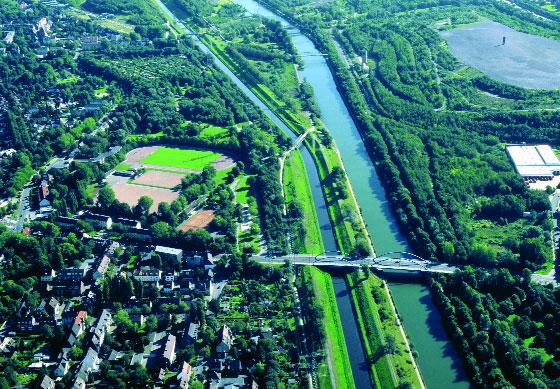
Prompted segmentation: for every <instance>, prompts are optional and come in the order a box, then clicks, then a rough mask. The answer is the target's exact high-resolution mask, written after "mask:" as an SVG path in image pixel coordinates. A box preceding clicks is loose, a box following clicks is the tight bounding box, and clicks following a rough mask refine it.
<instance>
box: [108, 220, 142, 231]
mask: <svg viewBox="0 0 560 389" xmlns="http://www.w3.org/2000/svg"><path fill="white" fill-rule="evenodd" d="M113 228H114V229H116V230H119V231H129V230H131V229H135V230H138V229H141V228H142V224H141V223H140V222H139V221H138V220H133V219H124V218H120V217H117V218H115V220H114V221H113Z"/></svg>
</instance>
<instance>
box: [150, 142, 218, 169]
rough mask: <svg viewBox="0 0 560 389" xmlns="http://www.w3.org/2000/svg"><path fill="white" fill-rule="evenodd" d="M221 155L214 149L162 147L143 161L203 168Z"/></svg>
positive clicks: (152, 163)
mask: <svg viewBox="0 0 560 389" xmlns="http://www.w3.org/2000/svg"><path fill="white" fill-rule="evenodd" d="M221 156H222V155H221V154H219V153H215V152H213V151H203V150H187V149H176V148H170V147H160V148H159V149H158V150H156V151H155V152H154V153H152V154H150V155H148V156H147V157H146V158H144V159H143V160H142V161H141V163H143V164H146V165H157V166H167V167H174V168H180V169H189V170H202V169H203V168H204V167H206V166H208V165H210V164H211V163H212V162H214V161H216V160H217V159H218V158H220V157H221Z"/></svg>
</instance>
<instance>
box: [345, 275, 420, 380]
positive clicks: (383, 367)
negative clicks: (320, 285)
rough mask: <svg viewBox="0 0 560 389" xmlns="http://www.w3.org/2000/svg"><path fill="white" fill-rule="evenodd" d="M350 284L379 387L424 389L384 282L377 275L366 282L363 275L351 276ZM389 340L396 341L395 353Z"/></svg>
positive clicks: (363, 341) (348, 279)
mask: <svg viewBox="0 0 560 389" xmlns="http://www.w3.org/2000/svg"><path fill="white" fill-rule="evenodd" d="M346 280H347V282H348V286H349V288H350V290H351V295H352V303H353V304H354V309H355V312H356V319H357V321H358V323H359V328H360V335H361V338H362V344H363V345H364V350H365V352H366V355H367V358H368V360H369V361H370V363H371V365H370V369H371V377H372V380H373V382H374V384H375V387H376V388H396V387H398V386H399V385H400V384H403V383H404V382H408V383H409V384H410V385H411V387H413V388H422V385H421V382H420V379H419V377H418V374H417V373H416V371H415V369H414V365H413V362H412V359H411V358H412V357H411V355H410V353H409V352H408V348H407V346H406V341H405V339H404V338H403V336H402V333H401V331H400V329H399V326H398V324H397V319H396V317H395V315H394V313H393V309H392V307H391V302H390V296H389V295H388V293H387V290H386V288H385V287H384V284H383V281H382V280H381V279H380V278H379V277H377V276H375V275H373V274H370V276H369V278H367V279H365V277H364V274H363V273H362V272H361V271H360V272H354V273H351V274H348V275H347V278H346ZM389 339H393V340H394V345H395V349H394V350H393V351H394V352H393V353H390V352H386V351H387V350H385V348H386V346H387V345H386V343H388V342H389V343H392V340H389ZM387 348H390V347H387Z"/></svg>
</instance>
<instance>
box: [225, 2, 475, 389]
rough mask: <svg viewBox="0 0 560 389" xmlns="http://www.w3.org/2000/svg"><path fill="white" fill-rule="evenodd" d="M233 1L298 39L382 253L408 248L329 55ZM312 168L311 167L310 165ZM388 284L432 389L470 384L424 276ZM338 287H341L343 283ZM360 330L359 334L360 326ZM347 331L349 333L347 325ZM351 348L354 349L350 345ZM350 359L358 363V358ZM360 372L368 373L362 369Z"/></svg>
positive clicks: (259, 10) (250, 5)
mask: <svg viewBox="0 0 560 389" xmlns="http://www.w3.org/2000/svg"><path fill="white" fill-rule="evenodd" d="M234 1H235V2H236V3H237V4H240V5H243V6H244V7H245V8H246V9H247V10H248V11H249V12H250V13H252V14H256V15H261V16H264V17H267V18H270V19H274V20H277V21H279V22H280V23H281V24H282V25H283V26H284V28H286V29H287V30H289V32H290V36H291V38H292V40H293V43H294V45H295V47H296V48H297V50H298V53H299V54H300V55H301V56H302V60H303V62H304V68H303V70H301V71H300V77H301V78H302V79H306V80H307V81H308V82H309V83H310V84H311V85H312V86H313V89H314V92H315V99H316V101H317V104H318V105H319V107H320V109H321V114H322V120H323V122H324V123H325V125H326V127H327V128H328V130H329V132H330V134H331V135H332V137H333V139H334V140H335V142H336V144H337V146H338V149H339V151H340V154H341V156H342V160H343V162H344V166H345V168H346V171H347V173H348V178H349V180H350V183H351V185H352V188H353V190H354V193H355V195H356V199H357V200H358V204H359V205H360V207H361V210H362V215H363V218H364V221H365V223H366V225H367V230H368V233H369V235H370V237H371V240H372V242H373V245H374V247H375V249H376V251H377V253H378V254H383V253H385V252H390V251H408V244H407V242H406V239H405V237H404V236H403V235H402V234H401V233H400V231H399V227H398V224H397V221H396V220H395V218H394V217H393V214H392V211H391V209H390V206H389V203H388V201H387V198H386V196H385V190H384V188H383V186H382V185H381V182H380V181H379V178H378V176H377V173H376V171H375V166H374V165H373V163H372V162H371V159H370V158H369V155H368V154H367V151H366V148H365V146H364V142H363V141H362V139H361V136H360V133H359V132H358V129H357V128H356V126H355V124H354V122H353V120H352V117H351V116H350V113H349V112H348V109H347V107H346V105H345V104H344V101H343V99H342V96H341V95H340V93H339V92H338V89H337V87H336V83H335V81H334V79H333V75H332V73H331V71H330V68H329V67H328V65H327V62H326V60H325V58H324V57H323V56H322V55H321V53H320V52H319V51H318V50H317V49H316V48H315V46H314V45H313V42H311V40H310V39H309V38H307V37H306V36H305V35H303V34H302V33H301V32H300V31H299V30H298V29H297V28H296V27H294V26H293V25H291V24H290V23H289V22H288V21H286V20H285V19H284V18H282V17H280V16H278V15H276V14H274V13H272V12H271V11H270V10H268V9H266V8H265V7H263V6H262V5H260V4H258V3H257V2H255V1H254V0H234ZM309 170H312V169H309V168H308V171H309ZM333 282H334V283H335V287H337V286H338V287H340V285H339V284H340V283H339V280H337V279H336V278H334V279H333ZM389 286H390V289H391V293H392V295H393V298H394V301H395V304H396V306H397V309H398V311H399V314H400V316H401V318H402V320H403V324H404V327H405V330H406V333H407V334H408V336H409V337H410V340H411V341H412V344H413V345H414V349H415V350H416V351H417V352H418V358H417V362H418V365H419V367H420V370H421V372H422V376H423V379H424V382H425V384H426V386H427V387H428V388H458V389H460V388H468V387H469V383H468V380H467V378H466V375H465V372H464V369H463V367H462V364H461V361H460V358H459V356H458V355H457V353H456V351H455V349H454V348H453V346H452V344H451V342H450V341H449V339H448V337H447V335H446V333H445V331H444V329H443V327H442V325H441V320H440V316H439V313H438V312H437V310H436V308H435V307H434V305H433V303H432V301H431V297H430V294H429V291H428V289H427V288H426V287H425V286H424V285H423V284H422V280H421V279H418V278H413V279H410V278H407V277H405V278H404V280H403V279H402V278H399V277H397V278H394V277H390V279H389ZM337 289H338V291H339V292H341V290H340V289H339V288H337ZM343 297H344V293H343V292H341V293H337V302H338V303H339V310H340V311H341V318H342V319H343V322H348V321H350V320H348V319H349V318H351V317H352V316H345V315H343V314H342V312H343V311H344V312H345V307H344V305H345V304H346V303H345V302H344V301H343V300H342V298H343ZM349 303H350V302H349V300H348V304H349ZM345 319H346V320H345ZM343 325H344V323H343ZM354 327H355V326H354ZM352 332H353V331H348V335H350V336H351V333H352ZM355 332H356V335H357V331H355ZM344 334H345V336H348V335H347V331H346V330H345V331H344ZM354 341H355V340H354V339H352V340H347V343H348V344H354ZM348 349H349V350H351V348H348ZM351 362H353V364H354V365H355V364H356V363H357V362H355V361H351ZM361 367H362V366H359V365H358V366H353V369H352V372H353V374H354V376H355V377H354V379H355V380H356V381H357V380H358V379H359V378H358V377H356V371H358V370H363V369H361ZM358 374H359V375H360V376H361V375H363V374H362V373H361V372H359V373H358ZM356 387H358V388H360V387H361V386H360V385H359V384H358V382H356Z"/></svg>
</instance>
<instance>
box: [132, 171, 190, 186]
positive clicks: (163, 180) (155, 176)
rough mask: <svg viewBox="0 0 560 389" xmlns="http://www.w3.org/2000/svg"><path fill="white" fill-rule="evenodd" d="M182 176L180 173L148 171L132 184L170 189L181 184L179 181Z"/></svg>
mask: <svg viewBox="0 0 560 389" xmlns="http://www.w3.org/2000/svg"><path fill="white" fill-rule="evenodd" d="M184 176H185V175H184V174H181V173H174V172H173V173H172V172H164V171H158V170H148V171H146V172H145V173H144V174H142V175H140V176H138V177H136V178H135V179H134V181H133V182H132V183H134V184H138V185H148V186H156V187H158V188H168V189H172V188H175V187H177V186H179V185H180V184H181V180H182V179H183V177H184Z"/></svg>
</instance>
